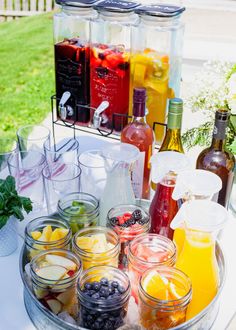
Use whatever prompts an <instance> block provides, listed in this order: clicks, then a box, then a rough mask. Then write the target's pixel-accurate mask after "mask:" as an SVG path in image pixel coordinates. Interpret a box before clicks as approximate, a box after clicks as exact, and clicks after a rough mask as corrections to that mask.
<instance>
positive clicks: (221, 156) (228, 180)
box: [196, 110, 235, 208]
mask: <svg viewBox="0 0 236 330" xmlns="http://www.w3.org/2000/svg"><path fill="white" fill-rule="evenodd" d="M229 117H230V112H229V111H228V110H217V111H216V114H215V125H214V129H213V137H212V143H211V146H210V147H209V148H206V149H204V150H203V151H202V152H201V153H200V155H199V156H198V159H197V166H196V167H197V168H200V169H203V170H208V171H211V172H213V173H215V174H217V175H218V176H219V177H220V178H221V180H222V189H221V190H220V192H219V195H218V203H219V204H221V205H223V206H225V207H226V208H227V207H228V203H229V198H230V193H231V189H232V185H233V178H234V166H235V159H234V155H233V154H232V153H231V152H230V151H228V150H226V148H225V139H226V128H227V126H228V121H229Z"/></svg>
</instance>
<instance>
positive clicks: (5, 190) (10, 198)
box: [0, 175, 32, 229]
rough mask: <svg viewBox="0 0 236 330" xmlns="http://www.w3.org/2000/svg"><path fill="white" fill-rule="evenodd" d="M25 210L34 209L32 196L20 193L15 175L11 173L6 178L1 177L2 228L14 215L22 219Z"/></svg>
mask: <svg viewBox="0 0 236 330" xmlns="http://www.w3.org/2000/svg"><path fill="white" fill-rule="evenodd" d="M23 210H25V212H26V213H29V212H30V211H32V202H31V200H30V198H27V197H22V196H19V195H18V193H17V191H16V182H15V179H14V177H12V176H10V175H9V176H8V177H7V178H6V179H5V180H2V179H0V229H1V228H2V227H3V226H4V225H5V224H6V223H7V221H8V219H9V218H10V217H11V216H12V215H13V216H15V217H16V218H17V219H19V220H20V221H22V220H23V219H24V216H23V213H22V211H23Z"/></svg>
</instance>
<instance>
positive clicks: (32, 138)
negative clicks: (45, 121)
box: [16, 125, 50, 152]
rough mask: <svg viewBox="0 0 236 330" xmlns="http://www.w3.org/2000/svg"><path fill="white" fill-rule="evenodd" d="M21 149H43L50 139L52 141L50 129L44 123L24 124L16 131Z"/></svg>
mask: <svg viewBox="0 0 236 330" xmlns="http://www.w3.org/2000/svg"><path fill="white" fill-rule="evenodd" d="M16 135H17V139H18V143H19V149H20V151H28V150H41V151H42V152H43V145H44V143H45V142H46V141H47V140H48V141H49V143H50V130H49V129H48V128H47V127H45V126H43V125H26V126H22V127H20V128H19V129H18V131H17V132H16Z"/></svg>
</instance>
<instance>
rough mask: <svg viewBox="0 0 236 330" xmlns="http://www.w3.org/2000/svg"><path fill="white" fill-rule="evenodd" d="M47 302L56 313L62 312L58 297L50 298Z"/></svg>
mask: <svg viewBox="0 0 236 330" xmlns="http://www.w3.org/2000/svg"><path fill="white" fill-rule="evenodd" d="M46 302H47V304H48V306H49V307H50V309H51V311H52V312H53V313H54V314H58V313H60V311H61V308H62V305H61V303H60V301H58V300H56V299H48V300H46Z"/></svg>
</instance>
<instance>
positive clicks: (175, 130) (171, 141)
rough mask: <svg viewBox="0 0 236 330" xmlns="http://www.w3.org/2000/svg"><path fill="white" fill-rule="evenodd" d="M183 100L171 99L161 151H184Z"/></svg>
mask: <svg viewBox="0 0 236 330" xmlns="http://www.w3.org/2000/svg"><path fill="white" fill-rule="evenodd" d="M182 114H183V101H182V100H181V99H179V98H173V99H170V101H169V110H168V121H167V131H166V135H165V137H164V140H163V142H162V145H161V147H160V149H159V151H176V152H181V153H184V149H183V145H182V140H181V125H182Z"/></svg>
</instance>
